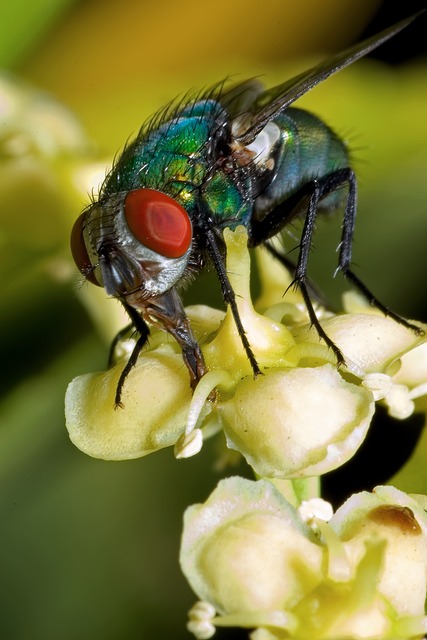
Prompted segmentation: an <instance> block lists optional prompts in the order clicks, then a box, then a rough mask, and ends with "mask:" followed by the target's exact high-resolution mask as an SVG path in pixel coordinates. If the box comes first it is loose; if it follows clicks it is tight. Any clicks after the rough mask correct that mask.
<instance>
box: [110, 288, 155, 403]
mask: <svg viewBox="0 0 427 640" xmlns="http://www.w3.org/2000/svg"><path fill="white" fill-rule="evenodd" d="M121 302H122V304H123V306H124V308H125V309H126V311H127V313H128V314H129V316H130V318H131V320H132V323H131V325H129V326H127V327H125V328H124V329H123V330H122V331H119V333H118V334H117V336H116V337H115V338H114V340H113V343H112V345H111V349H110V359H112V356H113V353H114V349H115V347H116V345H117V342H118V341H119V340H120V338H121V337H122V334H123V335H124V333H126V332H127V331H128V330H129V328H130V327H132V326H133V327H135V329H136V331H138V333H139V338H138V340H137V341H136V344H135V346H134V348H133V350H132V353H131V354H130V356H129V359H128V361H127V363H126V366H125V367H124V369H123V371H122V372H121V374H120V377H119V379H118V382H117V387H116V395H115V398H114V408H115V409H117V408H118V407H120V408H122V409H123V403H122V401H121V400H122V391H123V386H124V383H125V380H126V378H127V377H128V375H129V373H130V372H131V370H132V369H133V367H134V366H135V365H136V363H137V360H138V356H139V354H140V353H141V351H142V348H143V347H144V345H145V343H146V342H147V340H148V336H149V334H150V330H149V328H148V326H147V324H146V322H144V320H143V318H142V317H141V316H140V315H139V313H138V311H136V309H134V308H133V307H131V306H130V305H129V304H127V303H126V302H125V301H124V300H122V301H121Z"/></svg>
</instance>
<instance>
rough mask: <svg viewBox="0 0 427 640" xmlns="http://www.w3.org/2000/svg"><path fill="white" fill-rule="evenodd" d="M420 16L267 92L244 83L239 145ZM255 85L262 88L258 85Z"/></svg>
mask: <svg viewBox="0 0 427 640" xmlns="http://www.w3.org/2000/svg"><path fill="white" fill-rule="evenodd" d="M421 13H424V12H423V11H420V12H419V13H416V14H414V15H413V16H411V17H409V18H406V19H405V20H401V21H400V22H397V23H396V24H395V25H393V26H391V27H388V28H387V29H384V31H381V32H380V33H377V34H376V35H375V36H372V37H371V38H367V39H366V40H364V41H363V42H359V43H358V44H356V45H354V46H353V47H349V48H348V49H346V50H345V51H343V52H342V53H339V54H337V55H335V56H333V57H332V58H329V60H326V61H324V62H322V63H321V64H319V65H316V66H315V67H313V68H312V69H309V70H308V71H305V72H304V73H301V74H300V75H298V76H296V77H295V78H291V79H290V80H287V81H286V82H284V83H283V84H280V85H278V86H277V87H273V88H272V89H270V90H268V91H264V92H262V93H261V92H258V93H256V92H255V91H254V90H253V91H252V93H251V90H250V89H249V85H250V83H251V82H252V83H253V82H256V81H250V83H248V89H245V83H243V84H242V85H239V87H240V90H241V94H242V96H245V94H246V109H242V110H241V113H244V112H245V111H246V112H248V111H249V112H252V113H253V116H251V117H249V118H245V119H244V126H243V128H240V131H239V135H238V137H237V140H238V141H239V143H240V144H241V145H242V146H245V145H248V144H250V143H251V142H253V140H254V139H255V137H256V136H257V135H258V133H259V132H260V131H261V130H262V129H263V128H264V127H265V126H266V124H267V123H268V122H270V120H273V119H274V118H275V117H276V116H278V115H279V114H280V113H282V112H283V111H284V110H285V109H287V108H288V107H289V106H290V105H291V104H292V103H293V102H295V100H298V98H300V97H301V96H302V95H304V94H305V93H307V92H308V91H310V89H312V88H313V87H315V86H316V85H317V84H319V83H320V82H323V80H326V78H329V76H331V75H333V74H334V73H337V71H340V70H341V69H344V68H345V67H347V66H348V65H350V64H352V63H353V62H355V61H356V60H359V58H363V56H365V55H366V54H368V53H370V52H371V51H373V49H376V48H377V47H379V46H380V45H381V44H383V43H384V42H386V41H387V40H389V39H390V38H392V37H393V36H395V35H396V34H397V33H399V31H402V29H405V28H406V27H407V26H408V25H409V24H411V22H412V21H413V20H415V19H416V18H417V17H418V16H419V15H420V14H421ZM258 86H262V85H260V84H258ZM239 87H235V88H234V89H233V90H232V91H234V92H237V91H238V88H239ZM241 103H242V104H241V106H243V104H244V101H243V100H242V101H241Z"/></svg>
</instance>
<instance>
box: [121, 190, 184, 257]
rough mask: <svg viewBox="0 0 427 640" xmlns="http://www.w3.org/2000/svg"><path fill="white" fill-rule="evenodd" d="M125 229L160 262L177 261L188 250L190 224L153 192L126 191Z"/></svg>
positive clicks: (175, 205)
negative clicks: (157, 255) (152, 252)
mask: <svg viewBox="0 0 427 640" xmlns="http://www.w3.org/2000/svg"><path fill="white" fill-rule="evenodd" d="M124 207H125V209H124V211H125V218H126V222H127V223H128V225H129V229H130V230H131V231H132V233H133V235H134V236H135V238H136V239H137V240H139V242H141V243H142V244H143V245H144V246H145V247H147V248H148V249H151V250H152V251H155V252H156V253H158V254H159V255H161V256H163V257H164V258H180V257H181V256H183V255H184V253H185V252H186V251H187V250H188V249H189V247H190V244H191V238H192V227H191V221H190V218H189V217H188V213H187V212H186V210H185V209H184V208H183V207H181V205H180V204H178V202H176V200H174V199H173V198H170V197H169V196H167V195H166V194H164V193H161V192H160V191H155V190H154V189H136V190H135V191H130V192H129V193H128V194H127V196H126V198H125V204H124Z"/></svg>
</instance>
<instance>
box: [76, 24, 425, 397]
mask: <svg viewBox="0 0 427 640" xmlns="http://www.w3.org/2000/svg"><path fill="white" fill-rule="evenodd" d="M418 15H419V14H417V15H415V16H412V17H410V18H407V19H405V20H402V21H401V22H398V23H397V24H395V25H394V26H392V27H389V28H388V29H385V30H384V31H382V32H381V33H379V34H377V35H375V36H373V37H371V38H368V39H367V40H365V41H363V42H361V43H359V44H357V45H355V46H353V47H350V48H349V49H347V50H346V51H344V52H343V53H340V54H338V55H336V56H334V57H332V58H331V59H329V60H328V61H326V62H323V63H322V64H320V65H318V66H315V67H313V68H312V69H309V70H308V71H306V72H304V73H302V74H300V75H298V76H296V77H295V78H292V79H291V80H288V81H286V82H284V83H283V84H281V85H279V86H277V87H274V88H272V89H269V90H264V88H263V86H262V84H261V83H259V82H258V81H255V80H249V81H247V82H244V83H242V84H239V85H237V86H235V87H232V88H231V89H226V88H225V87H224V83H220V84H219V85H217V86H215V87H213V88H212V89H210V90H209V91H207V92H205V93H204V94H203V95H199V96H198V97H196V98H195V99H194V100H193V101H190V102H189V103H188V104H184V103H181V104H179V105H178V106H177V107H175V108H174V109H173V110H172V109H164V110H162V111H161V112H160V113H159V114H157V115H156V116H155V117H154V118H153V119H152V120H151V121H150V122H149V123H148V124H147V125H146V126H144V127H143V128H142V129H141V131H140V132H139V134H138V136H137V137H136V139H135V140H134V141H133V142H131V143H130V144H129V145H128V146H126V147H125V149H124V150H123V152H122V154H121V156H120V158H119V159H118V161H117V162H116V163H115V165H114V166H113V168H112V169H111V171H110V173H109V174H108V175H107V177H106V179H105V181H104V183H103V185H102V188H101V190H100V193H99V196H98V198H97V200H96V201H95V202H93V203H91V204H90V206H89V207H88V208H87V209H85V211H83V213H82V214H81V215H80V217H79V218H78V219H77V221H76V223H75V224H74V227H73V231H72V235H71V249H72V253H73V257H74V260H75V262H76V264H77V266H78V268H79V270H80V271H81V273H82V274H83V275H84V276H85V278H86V279H87V280H89V281H90V282H92V283H94V284H96V285H98V286H101V287H104V289H105V290H106V292H107V294H108V295H110V296H113V297H115V298H117V299H118V300H120V302H121V303H122V304H123V306H124V308H125V309H126V311H127V313H128V315H129V317H130V320H131V323H132V325H133V326H134V328H135V329H136V331H137V333H138V335H139V337H138V340H137V342H136V344H135V347H134V349H133V352H132V354H131V356H130V358H129V360H128V363H127V364H126V366H125V368H124V369H123V372H122V374H121V376H120V378H119V381H118V385H117V390H116V396H115V402H116V405H117V406H121V396H122V390H123V385H124V382H125V379H126V377H127V375H128V374H129V372H130V370H131V369H132V367H133V366H134V365H135V363H136V361H137V358H138V356H139V354H140V352H141V349H142V348H143V346H144V344H145V343H146V341H147V338H148V335H149V324H153V323H154V324H156V325H158V326H160V327H161V328H162V329H163V330H165V331H167V332H168V333H169V334H171V335H172V336H173V337H174V338H175V340H176V341H177V342H178V344H179V346H180V348H181V350H182V355H183V359H184V362H185V364H186V366H187V369H188V372H189V376H190V383H191V387H192V388H194V387H195V386H196V385H197V383H198V381H199V380H200V378H201V377H202V376H203V375H204V374H205V373H206V365H205V362H204V359H203V354H202V352H201V349H200V346H199V344H198V342H197V340H196V339H195V337H194V334H193V332H192V329H191V326H190V322H189V320H188V318H187V316H186V314H185V311H184V307H183V304H182V301H181V298H180V295H179V293H178V290H179V288H182V286H183V285H184V284H185V283H186V282H187V281H188V280H189V277H190V276H191V275H194V274H197V273H198V272H200V270H201V269H203V268H204V267H205V266H206V265H207V264H211V265H213V267H214V268H215V270H216V273H217V275H218V279H219V282H220V286H221V291H222V296H223V299H224V301H225V303H226V304H227V305H229V306H230V308H231V311H232V314H233V317H234V321H235V323H236V327H237V329H238V332H239V335H240V338H241V341H242V345H243V348H244V350H245V352H246V354H247V357H248V359H249V361H250V364H251V367H252V370H253V372H254V375H255V376H257V375H259V374H260V373H261V370H260V368H259V366H258V363H257V360H256V358H255V355H254V353H253V351H252V349H251V345H250V344H249V341H248V339H247V336H246V334H245V328H244V326H243V324H242V321H241V319H240V316H239V312H238V308H237V305H236V299H235V293H234V291H233V288H232V287H231V284H230V281H229V279H228V276H227V271H226V268H225V260H224V258H225V245H224V241H223V231H224V229H225V228H227V227H229V228H232V229H234V228H235V227H237V226H238V225H242V224H243V225H245V226H246V228H247V230H248V237H249V246H250V247H256V246H258V245H261V244H263V245H265V246H266V247H267V248H268V249H269V250H270V251H271V252H272V253H274V254H275V255H276V257H279V259H280V260H281V261H282V263H283V264H285V265H286V266H289V264H290V263H289V261H288V259H287V258H286V257H285V256H282V255H277V251H276V250H275V249H274V248H273V246H272V245H271V244H270V239H271V238H273V237H274V236H276V235H277V234H278V233H280V232H281V231H282V230H283V229H284V228H285V227H286V226H287V225H288V224H289V223H290V222H292V221H294V220H295V219H297V218H302V219H304V225H303V230H302V234H301V243H300V249H299V255H298V259H297V262H296V264H295V265H292V270H293V272H294V280H293V283H294V284H295V285H296V286H298V287H299V289H300V291H301V293H302V296H303V299H304V301H305V304H306V307H307V311H308V315H309V318H310V322H311V323H312V325H313V326H314V327H315V328H316V330H317V333H318V334H319V336H320V337H321V338H322V339H323V340H324V341H325V343H326V344H327V345H328V347H330V348H331V349H332V351H333V352H334V354H335V356H336V359H337V364H338V365H343V364H345V361H344V356H343V354H342V353H341V351H340V349H339V348H338V347H337V346H336V345H335V344H334V342H333V341H332V340H331V339H330V338H329V337H328V335H327V334H326V333H325V331H324V330H323V329H322V326H321V324H320V322H319V320H318V319H317V316H316V313H315V311H314V308H313V304H312V302H311V299H310V295H309V285H308V282H307V267H308V258H309V253H310V248H311V246H312V241H313V231H314V227H315V222H316V218H317V216H318V215H319V213H322V212H327V211H330V210H332V209H335V208H337V207H339V206H341V205H343V206H344V215H343V224H342V237H341V243H340V249H339V260H338V269H339V270H340V271H342V273H343V275H344V276H345V277H346V278H347V279H348V280H349V281H350V282H351V283H352V284H353V285H354V286H355V287H356V288H357V289H359V291H360V292H361V293H362V294H363V295H364V296H365V297H366V298H367V300H368V301H369V302H370V303H371V304H372V305H375V306H376V307H378V309H380V310H381V311H382V312H383V313H384V314H385V315H388V316H390V317H391V318H393V319H394V320H395V321H396V322H398V323H399V324H401V325H403V326H405V327H407V328H408V329H411V330H412V331H414V332H416V333H417V334H420V333H421V330H420V329H419V328H418V327H417V326H415V325H413V324H411V323H409V322H408V321H407V320H405V319H404V318H402V317H401V316H399V315H397V314H396V313H394V312H393V311H391V310H390V309H388V308H387V307H386V306H384V305H383V304H382V303H381V302H380V301H379V300H378V299H377V298H376V297H375V296H374V295H373V294H372V293H371V292H370V290H369V289H368V288H367V287H366V286H365V285H364V284H363V282H362V281H361V280H360V279H359V278H358V276H357V275H356V274H355V273H354V272H353V271H352V268H351V252H352V238H353V231H354V223H355V215H356V205H357V182H356V176H355V173H354V171H353V169H352V168H351V166H350V162H349V154H348V149H347V147H346V145H345V143H344V141H343V140H341V139H340V138H339V137H338V136H337V135H336V134H335V133H334V132H333V131H332V129H330V128H329V127H328V126H327V125H325V124H324V123H323V122H322V121H321V120H320V119H319V118H317V117H316V116H314V115H312V114H311V113H309V112H307V111H304V110H302V109H298V108H295V107H293V106H291V105H292V104H293V103H294V102H295V101H296V100H297V99H298V98H300V97H301V96H302V95H304V94H305V93H307V92H308V91H310V90H311V89H313V88H314V87H315V86H316V85H317V84H319V83H320V82H323V81H324V80H326V79H327V78H328V77H329V76H331V75H332V74H334V73H336V72H337V71H340V70H341V69H343V68H344V67H346V66H348V65H350V64H352V63H353V62H355V61H356V60H358V59H359V58H362V57H363V56H365V55H366V54H368V53H369V52H370V51H372V50H373V49H375V48H376V47H379V46H380V45H381V44H382V43H384V42H386V41H387V40H389V39H390V38H392V37H393V36H395V35H396V34H397V33H399V32H400V31H401V30H402V29H404V28H406V27H407V26H408V25H409V24H410V23H411V22H412V21H413V20H414V19H415V18H416V17H417V16H418ZM342 187H345V189H344V190H343V189H342Z"/></svg>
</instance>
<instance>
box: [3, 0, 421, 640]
mask: <svg viewBox="0 0 427 640" xmlns="http://www.w3.org/2000/svg"><path fill="white" fill-rule="evenodd" d="M299 4H301V3H298V5H299ZM387 4H390V3H383V5H382V8H383V10H384V6H385V5H387ZM298 5H297V3H294V2H292V1H291V0H271V2H270V3H269V4H267V5H266V4H265V3H261V2H258V1H256V0H236V1H234V2H231V3H230V2H226V1H225V0H218V1H217V2H216V3H215V6H214V5H211V4H210V3H207V4H201V3H198V2H196V1H195V0H182V2H180V3H173V4H172V3H170V2H167V0H157V2H155V3H154V2H151V1H149V0H123V2H121V3H117V2H115V1H114V0H104V1H103V0H86V2H77V1H74V2H73V1H72V0H37V1H36V0H30V2H28V1H24V0H14V1H13V2H12V1H11V0H4V2H3V3H2V5H1V7H0V62H1V66H2V68H3V69H4V70H5V71H10V72H12V73H13V74H16V76H15V77H16V79H14V76H12V77H9V78H8V79H6V80H3V81H2V83H3V84H2V85H1V86H0V89H1V91H0V95H1V98H0V125H1V128H0V163H1V164H0V215H1V227H0V246H1V256H2V259H1V262H0V269H1V278H0V287H1V292H2V309H3V311H2V314H1V318H0V321H1V323H2V340H1V352H2V359H3V362H4V364H5V367H4V369H3V376H2V386H1V393H2V397H1V409H0V478H1V481H0V512H1V520H0V637H1V638H5V639H11V640H21V639H31V640H39V639H40V640H42V639H43V640H53V639H55V640H57V639H58V638H61V639H70V640H71V639H72V638H73V639H75V638H79V639H80V640H89V639H90V640H101V639H102V640H116V639H117V640H119V639H120V640H130V639H136V638H150V639H151V640H154V639H163V638H166V637H174V638H179V637H183V638H187V637H190V636H189V634H188V633H187V632H186V630H185V621H186V611H187V609H188V608H189V607H190V606H191V604H192V603H193V601H194V599H195V598H194V596H193V594H192V593H191V592H190V590H189V588H188V587H187V585H186V583H185V580H184V578H183V577H182V576H181V574H180V572H179V568H178V563H177V554H178V548H179V535H180V529H181V520H182V513H183V511H184V508H185V507H186V506H187V505H189V504H192V503H194V502H197V501H201V500H204V499H205V498H206V496H207V494H208V493H209V491H210V490H211V489H212V488H213V487H214V485H215V484H216V482H217V480H218V477H219V476H218V474H217V473H216V472H215V471H214V469H213V463H214V460H215V443H208V444H207V445H206V447H205V449H204V450H203V452H202V453H201V454H200V455H199V456H197V457H196V458H195V459H190V460H187V461H180V462H177V461H175V460H174V458H173V454H172V451H169V450H166V451H163V452H160V453H157V454H155V455H153V456H150V457H148V458H145V459H141V460H136V461H132V462H121V463H111V462H110V463H106V462H102V461H98V460H93V459H90V458H88V457H86V456H85V455H84V454H82V453H80V452H79V451H78V450H76V449H75V448H74V447H73V446H72V445H71V444H70V442H69V441H68V437H67V432H66V430H65V426H64V416H63V398H64V393H65V389H66V386H67V383H68V382H69V381H70V380H71V379H72V378H73V377H74V376H76V375H78V374H81V373H84V372H87V371H93V370H96V369H101V368H104V367H105V361H106V357H107V353H108V339H109V338H111V337H112V336H113V335H114V333H115V331H116V328H117V326H118V324H119V320H118V319H117V315H116V312H115V311H114V309H113V305H114V303H113V302H107V301H105V300H104V299H103V297H102V295H101V296H100V295H99V292H98V298H96V302H95V305H94V304H92V308H89V309H88V308H87V307H85V306H84V305H83V304H82V294H83V295H86V296H87V297H89V298H90V299H92V301H93V300H94V297H93V295H92V294H93V292H92V290H91V289H90V287H87V285H85V286H84V287H83V288H82V290H81V291H80V290H79V289H78V287H77V286H76V283H77V282H78V278H76V277H75V272H74V268H73V265H72V264H71V260H70V257H69V253H68V237H69V231H70V228H71V226H72V223H73V221H74V219H75V218H76V217H77V215H78V213H79V211H80V209H81V208H82V207H83V206H84V205H85V204H86V203H87V197H86V193H85V187H84V186H82V184H83V185H87V184H89V182H88V178H87V172H89V171H90V170H92V168H93V167H98V168H99V166H101V167H103V166H104V165H105V166H107V165H108V164H109V163H110V162H111V159H112V157H113V156H114V154H115V153H116V152H117V151H118V150H119V149H120V148H121V146H122V145H123V144H124V142H125V141H126V140H127V138H128V137H129V136H131V135H133V134H135V133H136V132H137V130H138V128H139V126H140V125H141V123H142V122H143V120H144V118H146V117H147V116H149V115H150V114H151V113H152V112H153V111H154V110H155V109H156V108H159V107H161V106H162V105H163V104H164V103H165V102H166V101H168V100H170V99H171V98H173V97H174V96H175V95H177V94H179V93H182V92H184V91H186V90H188V89H190V88H192V87H193V88H200V87H204V86H206V85H209V84H210V83H213V82H215V81H217V80H219V79H221V78H222V77H224V76H228V75H235V76H236V78H237V79H238V78H244V77H247V76H254V75H263V76H264V77H265V81H266V83H268V84H269V85H272V84H274V83H278V82H281V81H283V80H284V79H285V78H287V77H290V76H291V75H292V74H294V73H296V72H299V71H301V70H303V69H304V68H305V67H306V66H308V65H309V64H312V63H313V62H314V61H317V60H319V59H320V58H321V57H322V56H325V55H327V54H329V53H332V52H336V51H337V50H339V49H340V48H343V47H345V46H346V45H347V44H349V43H350V42H354V41H356V40H357V39H359V38H360V36H361V34H362V33H363V30H364V29H365V27H366V26H367V25H368V24H369V23H370V21H371V20H372V19H373V18H374V16H375V14H376V12H377V10H378V9H379V8H380V5H381V3H380V2H372V0H371V1H360V0H359V1H357V2H354V3H342V2H341V3H340V2H338V1H337V0H335V1H332V0H328V1H327V2H325V1H323V2H320V0H319V1H314V0H313V1H312V2H308V3H305V4H303V5H302V6H298ZM414 7H415V4H414ZM404 10H405V14H404V15H407V14H409V13H410V12H411V7H410V5H409V4H406V5H405V9H404ZM398 17H403V15H402V14H401V15H400V16H396V18H398ZM421 19H424V18H421ZM382 20H383V21H384V22H383V23H382V24H378V28H381V27H384V26H387V25H388V24H391V23H392V22H393V19H392V17H391V16H387V15H386V13H385V14H384V15H383V17H382ZM424 20H425V19H424ZM424 24H425V23H424ZM416 33H419V31H416V30H415V29H414V31H413V32H411V34H410V35H409V36H408V38H407V39H406V40H405V37H403V36H402V37H401V40H400V41H399V45H398V46H397V48H395V49H394V50H392V49H390V52H391V53H390V58H391V57H393V56H395V57H397V61H399V60H400V62H401V64H398V65H394V66H391V65H390V64H387V63H384V62H379V61H375V60H363V61H361V62H360V63H358V64H357V65H356V66H355V67H354V68H353V67H352V68H350V69H348V70H346V71H344V72H343V73H342V74H339V75H338V76H337V77H334V78H332V79H330V80H329V81H328V82H327V83H326V84H324V85H322V86H319V87H318V88H316V90H315V91H313V93H311V94H310V95H308V96H306V97H304V99H303V100H301V105H303V106H306V107H307V108H310V109H312V110H313V111H314V112H316V113H317V114H319V115H321V116H323V117H324V119H325V120H326V122H328V123H330V124H331V125H333V126H334V127H335V129H336V130H337V131H338V132H339V133H340V134H342V135H343V136H344V137H345V138H346V139H348V140H350V144H351V148H352V149H353V150H354V157H355V166H356V169H357V170H358V172H359V174H360V202H359V219H358V225H357V231H356V242H355V250H354V258H355V263H356V264H357V265H360V268H359V269H358V273H359V274H361V275H362V276H363V278H364V280H365V281H366V282H367V283H368V284H369V286H370V287H371V288H372V290H373V291H375V292H377V293H378V294H379V295H380V297H381V300H382V301H383V302H385V303H386V304H389V305H390V306H392V307H393V309H395V310H397V311H399V312H401V313H402V314H405V315H408V316H411V317H417V318H419V319H424V320H427V305H426V301H425V291H426V285H425V276H426V273H427V255H426V250H425V239H426V237H427V187H426V184H427V183H426V175H427V120H426V118H425V113H426V104H427V83H426V73H427V60H426V58H425V57H422V56H419V55H418V54H419V53H420V52H419V51H418V50H417V49H416V46H415V49H414V43H415V45H416V41H417V36H415V34H416ZM405 42H406V43H407V45H405ZM405 46H407V47H408V48H407V51H408V55H411V56H412V57H411V59H410V60H407V61H405V62H404V63H403V62H402V60H403V59H404V58H405V57H406V56H405ZM411 47H412V49H411ZM396 50H397V56H396ZM411 51H413V53H412V54H411ZM416 54H417V55H416ZM21 81H26V82H28V83H30V84H31V85H32V86H33V87H35V88H36V89H38V90H42V91H46V92H48V94H50V95H51V96H52V97H53V99H56V100H58V101H59V102H60V103H62V104H63V105H64V106H65V107H67V108H69V109H70V111H71V113H73V114H74V116H75V118H76V120H74V119H73V117H72V116H71V115H69V114H68V113H67V112H62V111H61V109H60V108H59V107H56V106H55V105H53V106H52V103H51V102H49V100H48V99H47V98H46V97H43V96H40V95H38V94H37V93H36V94H34V93H32V90H31V89H27V87H26V86H22V85H21V84H20V83H21ZM80 127H81V128H80ZM98 162H99V163H100V164H99V165H98V164H97V163H98ZM82 170H84V171H86V174H85V175H86V178H85V180H86V182H85V181H83V182H82V183H79V182H78V176H79V171H82ZM339 227H340V221H339V219H336V220H326V221H323V222H322V223H321V224H320V225H319V233H318V235H317V236H316V251H315V252H314V253H313V259H312V263H311V269H310V271H311V276H312V277H313V279H314V280H315V281H316V282H317V283H318V284H319V286H320V288H321V289H323V290H324V291H325V292H326V293H327V294H328V295H329V296H330V297H331V299H332V300H335V301H338V300H339V295H340V294H341V293H342V292H343V290H345V285H344V284H343V282H342V281H340V279H339V278H338V279H337V280H336V281H332V279H331V275H332V273H333V271H334V268H335V261H336V253H335V248H336V245H337V242H338V237H339ZM207 282H208V283H209V286H207V285H206V280H203V281H202V284H200V282H199V283H195V285H194V286H193V287H192V288H191V290H189V292H188V295H187V298H186V299H187V301H188V302H199V301H203V302H207V301H209V296H208V295H207V294H206V290H207V289H208V290H209V291H210V290H211V289H212V290H213V294H212V299H213V300H216V301H218V300H219V298H218V287H217V284H216V282H215V279H213V278H211V279H209V278H208V280H207ZM110 310H111V311H110ZM97 311H98V315H99V317H98V318H97V320H96V321H93V320H92V319H93V317H94V315H96V312H97ZM110 314H111V315H110ZM417 482H418V486H411V490H412V491H414V492H422V491H426V490H427V482H426V478H425V476H424V477H423V476H422V475H420V476H419V479H418V480H417ZM403 488H405V489H407V488H408V487H403Z"/></svg>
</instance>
